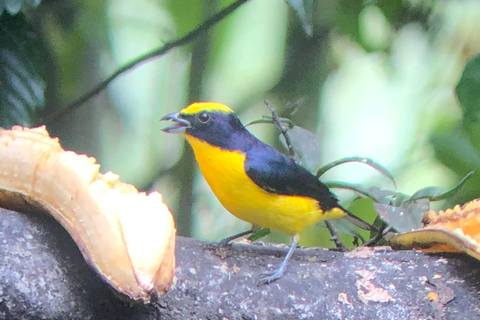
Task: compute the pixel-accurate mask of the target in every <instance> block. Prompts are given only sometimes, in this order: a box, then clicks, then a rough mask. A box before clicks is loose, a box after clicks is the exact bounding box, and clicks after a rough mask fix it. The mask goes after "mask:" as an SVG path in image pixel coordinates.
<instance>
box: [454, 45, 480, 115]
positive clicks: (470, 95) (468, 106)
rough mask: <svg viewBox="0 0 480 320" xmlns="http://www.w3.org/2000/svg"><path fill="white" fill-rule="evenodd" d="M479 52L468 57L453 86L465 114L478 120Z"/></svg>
mask: <svg viewBox="0 0 480 320" xmlns="http://www.w3.org/2000/svg"><path fill="white" fill-rule="evenodd" d="M479 88H480V54H477V55H476V56H474V57H473V58H472V59H470V60H469V61H468V62H467V64H466V65H465V69H464V70H463V74H462V77H461V78H460V81H459V82H458V84H457V87H456V88H455V92H456V93H457V97H458V101H460V104H461V106H462V108H463V112H464V114H465V116H467V117H468V118H474V119H475V120H478V119H479V118H480V94H479V91H478V89H479Z"/></svg>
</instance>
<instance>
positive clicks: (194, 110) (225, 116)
mask: <svg viewBox="0 0 480 320" xmlns="http://www.w3.org/2000/svg"><path fill="white" fill-rule="evenodd" d="M161 120H171V121H173V122H175V124H174V125H173V126H170V127H167V128H165V129H162V131H164V132H167V133H183V134H185V135H189V136H192V137H195V138H197V139H201V140H203V141H206V142H208V143H210V144H212V145H215V146H217V147H221V148H224V149H228V150H236V149H242V148H241V146H240V145H239V144H242V145H243V144H244V143H245V142H247V141H248V137H249V136H250V133H248V131H247V130H246V129H245V127H244V126H243V124H242V123H241V122H240V120H239V119H238V118H237V116H236V115H235V113H234V112H233V110H232V109H230V108H229V107H227V106H225V105H223V104H220V103H215V102H196V103H193V104H191V105H189V106H188V107H186V108H185V109H183V110H181V111H180V112H178V113H171V114H167V115H166V116H165V117H163V118H162V119H161ZM252 137H253V136H252Z"/></svg>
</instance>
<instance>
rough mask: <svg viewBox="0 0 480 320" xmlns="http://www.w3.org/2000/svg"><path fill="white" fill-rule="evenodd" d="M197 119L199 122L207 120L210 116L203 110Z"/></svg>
mask: <svg viewBox="0 0 480 320" xmlns="http://www.w3.org/2000/svg"><path fill="white" fill-rule="evenodd" d="M198 119H199V120H200V121H201V122H207V121H208V120H209V119H210V116H209V115H208V114H207V113H205V112H202V113H200V114H199V115H198Z"/></svg>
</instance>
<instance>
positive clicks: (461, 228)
mask: <svg viewBox="0 0 480 320" xmlns="http://www.w3.org/2000/svg"><path fill="white" fill-rule="evenodd" d="M385 239H386V240H387V241H388V242H389V243H390V244H391V245H392V246H393V247H400V248H402V249H413V248H415V249H419V250H422V251H425V252H463V253H466V254H468V255H470V256H472V257H474V258H475V259H478V260H480V199H475V200H472V201H470V202H467V203H466V204H465V205H463V206H460V205H457V206H455V207H454V208H452V209H447V210H440V211H439V212H438V213H436V212H435V211H433V210H430V211H428V212H426V213H425V216H424V228H422V229H419V230H414V231H411V232H406V233H403V234H395V233H391V234H387V235H386V236H385Z"/></svg>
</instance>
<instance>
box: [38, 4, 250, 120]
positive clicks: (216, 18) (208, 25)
mask: <svg viewBox="0 0 480 320" xmlns="http://www.w3.org/2000/svg"><path fill="white" fill-rule="evenodd" d="M247 1H248V0H238V1H235V2H234V3H232V4H231V5H230V6H228V7H226V8H225V9H223V10H222V11H220V12H218V13H217V14H215V15H213V16H212V17H211V18H210V19H208V20H206V21H205V22H203V23H202V24H201V25H200V26H198V27H197V28H196V29H194V30H192V31H190V32H189V33H188V34H186V35H185V36H183V37H181V38H179V39H177V40H174V41H171V42H167V43H166V44H165V45H164V46H162V47H160V48H157V49H155V50H153V51H151V52H148V53H146V54H144V55H142V56H140V57H138V58H136V59H135V60H133V61H131V62H129V63H127V64H126V65H124V66H123V67H121V68H120V69H118V70H117V71H115V72H114V73H113V74H112V75H111V76H109V77H108V78H107V79H105V80H104V81H102V82H100V83H99V84H98V85H97V86H95V87H94V88H93V89H92V90H90V91H89V92H87V93H86V94H84V95H83V96H81V97H80V98H78V99H77V100H76V101H74V102H72V103H71V104H69V105H68V106H67V107H65V108H64V109H62V110H59V111H57V112H54V113H53V114H51V115H50V116H48V117H47V118H46V119H45V121H44V122H45V123H52V122H55V121H57V120H58V119H60V118H62V117H63V116H65V115H66V114H68V113H70V112H72V111H73V110H75V109H77V108H78V107H80V106H81V105H82V104H84V103H85V102H86V101H88V100H89V99H90V98H92V97H94V96H95V95H97V94H98V93H100V92H101V91H102V90H104V89H105V88H106V87H107V86H108V85H109V84H110V83H111V82H112V81H113V80H115V79H116V78H117V77H118V76H120V75H121V74H123V73H125V72H127V71H128V70H130V69H133V68H134V67H136V66H137V65H139V64H141V63H143V62H146V61H148V60H150V59H153V58H156V57H159V56H162V55H164V54H165V53H167V52H168V51H170V50H171V49H173V48H175V47H179V46H182V45H184V44H186V43H188V42H190V41H192V40H193V39H195V38H196V37H197V36H198V35H200V34H201V33H203V32H205V31H207V30H208V29H210V28H211V27H213V26H214V25H215V24H217V23H218V22H220V21H221V20H222V19H223V18H225V17H226V16H228V15H229V14H230V13H232V12H233V11H235V10H236V9H237V8H238V7H240V6H241V5H242V4H244V3H245V2H247Z"/></svg>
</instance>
